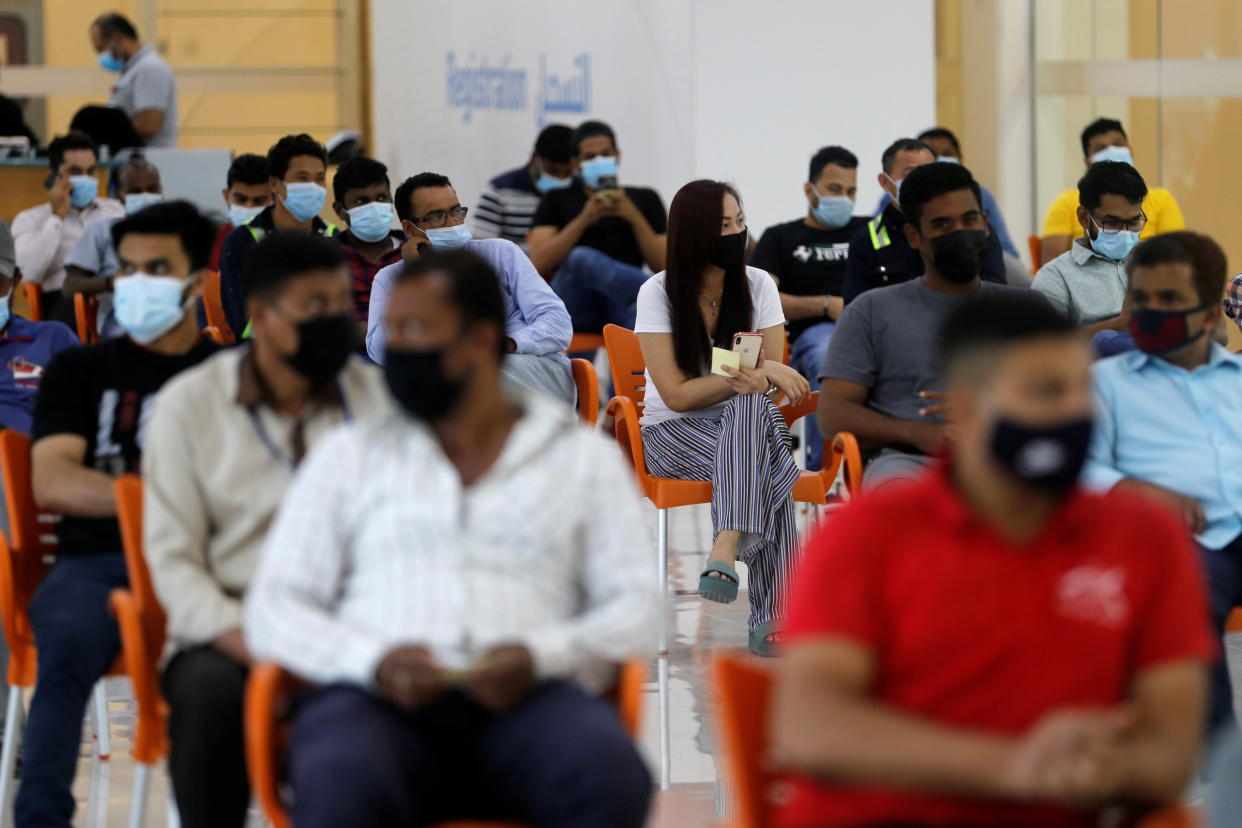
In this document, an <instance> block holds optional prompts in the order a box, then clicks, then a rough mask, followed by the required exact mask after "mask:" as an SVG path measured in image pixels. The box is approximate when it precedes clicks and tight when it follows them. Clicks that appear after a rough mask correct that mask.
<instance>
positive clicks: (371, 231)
mask: <svg viewBox="0 0 1242 828" xmlns="http://www.w3.org/2000/svg"><path fill="white" fill-rule="evenodd" d="M393 214H394V211H393V208H392V204H391V203H390V202H387V201H372V202H371V203H370V204H362V205H360V206H358V207H352V208H350V209H349V210H347V211H346V215H348V216H349V232H351V233H353V234H354V235H355V236H357V237H358V238H359V239H360V240H362V241H364V242H377V241H379V240H380V239H382V238H384V237H385V236H387V235H388V232H389V231H390V230H392V217H393Z"/></svg>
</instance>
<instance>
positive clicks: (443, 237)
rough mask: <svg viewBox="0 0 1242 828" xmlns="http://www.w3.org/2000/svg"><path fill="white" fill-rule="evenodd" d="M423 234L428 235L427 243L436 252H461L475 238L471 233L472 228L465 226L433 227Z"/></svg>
mask: <svg viewBox="0 0 1242 828" xmlns="http://www.w3.org/2000/svg"><path fill="white" fill-rule="evenodd" d="M423 232H424V233H426V234H427V241H429V242H431V246H432V247H433V248H435V249H436V250H460V249H461V248H463V247H465V246H466V242H468V241H470V240H471V239H472V238H474V236H472V235H471V233H470V228H469V227H467V226H466V225H464V224H454V225H453V226H452V227H433V228H431V229H430V230H424V231H423Z"/></svg>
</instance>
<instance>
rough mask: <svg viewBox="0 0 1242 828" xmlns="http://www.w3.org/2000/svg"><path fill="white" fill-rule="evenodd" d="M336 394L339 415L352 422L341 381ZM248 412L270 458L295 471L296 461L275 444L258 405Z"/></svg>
mask: <svg viewBox="0 0 1242 828" xmlns="http://www.w3.org/2000/svg"><path fill="white" fill-rule="evenodd" d="M336 395H337V397H338V398H339V399H340V401H341V417H342V418H343V419H344V420H345V422H347V423H350V422H353V419H354V417H353V413H352V412H351V411H350V408H349V400H348V399H346V397H345V390H344V389H343V388H341V381H340V380H337V381H336ZM246 410H247V411H249V412H250V422H252V423H254V431H255V433H256V434H258V435H259V440H260V441H262V443H263V445H265V446H267V451H268V453H269V454H271V455H272V458H273V459H275V460H276V462H278V463H283V464H285V465H286V466H288V467H289V471H291V472H292V471H297V467H298V465H297V463H294V462H293V458H292V457H290V456H289V455H288V454H285V453H284V452H283V451H281V450H280V446H278V445H276V441H275V440H273V439H272V435H270V434H268V433H267V429H266V428H265V427H264V425H263V419H262V418H261V417H260V416H259V408H258V406H254V405H252V406H250V407H248V408H247V409H246Z"/></svg>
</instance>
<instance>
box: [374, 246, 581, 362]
mask: <svg viewBox="0 0 1242 828" xmlns="http://www.w3.org/2000/svg"><path fill="white" fill-rule="evenodd" d="M466 249H467V250H469V251H470V252H471V253H474V254H475V255H476V256H479V257H481V258H483V259H484V260H486V261H487V263H488V264H489V265H491V266H492V270H494V271H496V276H497V277H498V278H499V279H500V288H501V290H502V292H503V293H504V296H505V312H506V317H505V336H507V337H509V338H510V339H512V340H513V341H514V343H515V344H516V345H517V351H516V353H519V354H537V355H540V356H542V355H546V354H560V355H561V359H562V360H564V362H565V366H566V367H568V366H569V359H568V357H565V356H564V355H563V354H564V351H565V349H566V348H568V347H569V340H570V338H571V337H572V336H573V335H574V328H573V324H572V323H571V322H570V321H569V311H567V310H565V303H564V302H562V301H561V297H559V296H557V295H556V294H555V293H554V292H553V291H552V288H550V287H548V283H547V282H545V281H544V279H543V277H542V276H540V275H539V271H537V270H535V266H534V265H533V264H531V263H530V259H529V258H527V256H526V254H525V253H523V252H522V248H520V247H518V246H517V245H516V244H514V243H513V242H511V241H506V240H505V239H473V240H471V241H469V242H466ZM404 267H405V263H404V262H394V263H393V264H390V265H388V266H387V267H385V268H382V269H381V270H380V271H379V272H378V273H376V274H375V281H374V282H372V283H371V305H370V310H369V311H368V312H367V354H368V355H369V356H370V357H371V359H373V360H375V361H376V362H378V363H381V364H383V362H384V308H386V307H388V296H389V294H391V293H392V283H393V281H394V280H395V279H396V278H397V274H399V273H400V272H401V270H402V268H404Z"/></svg>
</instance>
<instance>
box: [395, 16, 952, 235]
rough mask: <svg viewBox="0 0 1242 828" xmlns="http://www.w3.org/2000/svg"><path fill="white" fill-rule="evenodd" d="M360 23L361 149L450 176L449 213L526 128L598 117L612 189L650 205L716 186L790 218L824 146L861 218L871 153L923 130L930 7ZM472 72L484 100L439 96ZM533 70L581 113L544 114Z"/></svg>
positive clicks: (761, 218) (524, 136) (521, 157)
mask: <svg viewBox="0 0 1242 828" xmlns="http://www.w3.org/2000/svg"><path fill="white" fill-rule="evenodd" d="M371 23H372V33H371V36H372V67H373V70H372V71H373V86H372V92H373V103H374V123H375V133H376V134H375V135H374V136H372V145H373V146H374V147H375V152H376V154H377V156H378V157H379V158H380V159H381V160H383V161H384V162H385V163H387V164H388V165H389V167H390V168H391V171H392V174H393V177H394V178H396V179H400V178H404V177H405V176H407V175H411V174H413V173H416V172H420V171H423V170H435V171H437V172H443V173H445V174H447V175H449V176H450V177H451V178H452V179H453V182H454V184H455V185H456V186H457V189H458V192H459V193H460V195H461V197H462V200H463V203H466V204H470V203H472V202H473V201H474V200H475V198H476V196H477V193H478V191H479V188H480V187H481V186H482V185H483V184H484V182H485V181H486V180H487V179H488V178H489V177H491V176H492V175H495V174H496V173H498V172H500V171H502V170H505V169H508V168H511V167H514V166H517V165H519V164H522V163H523V162H524V161H525V160H526V158H527V157H528V156H529V154H530V149H531V145H532V144H533V142H534V137H535V135H536V133H537V132H538V130H539V128H540V125H541V123H546V122H552V121H559V122H562V123H568V124H570V125H573V124H576V123H578V122H580V121H582V120H585V119H587V118H600V119H602V120H605V121H607V122H609V123H610V124H612V125H613V127H614V128H615V129H616V131H617V136H618V142H619V144H620V146H621V151H622V164H621V178H622V180H623V181H624V182H628V183H632V184H645V185H650V186H654V187H656V188H657V189H658V190H659V191H660V194H661V195H662V196H663V197H664V199H665V203H666V204H667V203H668V202H669V201H670V200H671V199H672V197H673V194H674V193H675V192H676V191H677V189H678V188H679V187H680V186H681V185H682V184H684V183H685V182H686V181H688V180H690V179H691V178H695V177H700V176H708V177H715V178H726V179H730V180H733V181H736V182H737V184H738V185H739V186H740V188H741V191H742V195H743V197H744V199H745V202H746V207H747V212H748V214H749V215H750V220H751V224H752V226H753V227H755V228H756V229H761V228H762V227H765V226H767V225H769V224H772V223H775V222H777V221H782V220H786V219H789V218H792V217H794V216H797V215H799V214H800V213H802V212H803V211H804V209H805V201H804V199H803V198H802V195H801V184H802V181H803V180H804V179H805V177H806V165H807V162H808V160H809V159H810V156H811V154H812V153H813V152H814V150H815V149H817V148H818V147H820V146H823V145H825V144H829V143H839V144H842V145H844V146H846V147H849V148H850V149H852V150H853V151H854V152H855V153H857V154H858V156H859V158H860V160H861V167H860V169H859V183H860V188H859V212H861V213H868V212H870V210H871V208H872V206H873V205H874V204H875V201H876V200H877V199H878V198H879V195H880V191H879V188H878V186H877V185H876V183H875V176H876V174H877V173H878V172H879V157H880V153H881V152H882V150H883V149H884V147H885V146H886V145H887V144H888V143H889V142H890V141H891V140H892V139H894V138H897V137H900V136H902V135H909V134H913V133H916V132H918V131H919V130H920V129H922V128H924V127H926V126H930V125H931V124H932V123H933V121H934V115H935V77H934V72H935V59H934V20H933V4H932V0H870V2H865V3H862V2H856V0H767V2H757V0H629V2H606V1H605V0H524V1H523V2H520V3H516V2H511V0H471V1H470V2H448V3H445V2H434V3H433V2H429V0H372V4H371ZM449 53H452V54H453V56H454V60H453V66H454V67H455V68H456V69H457V71H456V72H453V73H450V71H449V68H450V63H449V59H448V54H449ZM581 55H586V56H587V64H586V65H589V70H588V71H586V72H583V71H582V68H583V65H584V64H582V63H579V64H577V65H575V60H576V59H578V58H579V56H581ZM483 67H486V68H487V69H488V70H493V73H492V74H491V75H489V76H488V78H489V79H490V81H491V86H490V88H491V92H490V94H482V95H479V96H477V99H484V98H485V99H486V103H485V104H484V105H483V106H480V107H468V106H464V105H463V104H464V101H465V98H466V96H463V95H461V94H456V95H451V94H450V90H451V89H456V90H458V91H459V92H460V90H461V89H462V88H463V86H462V84H463V83H465V82H475V81H478V80H479V78H480V75H479V73H477V72H476V73H473V74H472V73H470V72H463V71H461V70H462V69H466V70H476V69H480V68H483ZM498 67H500V68H501V69H503V70H505V74H504V76H503V79H501V78H500V77H499V75H497V74H496V73H495V72H494V70H496V69H497V68H498ZM541 67H543V69H542V70H541ZM545 74H546V75H547V76H552V75H555V76H557V77H558V78H559V79H560V80H562V81H565V80H569V81H575V82H577V81H581V80H583V79H584V78H583V76H584V75H586V76H587V77H586V78H585V80H586V83H585V84H579V85H578V86H577V87H575V89H581V88H583V87H584V86H585V88H586V89H588V90H589V92H588V93H587V95H586V96H585V98H584V97H583V96H581V95H576V96H574V97H575V98H576V103H577V105H576V106H575V107H573V108H575V109H578V110H580V111H574V112H560V113H558V112H552V113H548V112H545V111H544V108H543V107H542V106H541V105H540V102H541V101H542V100H543V97H544V96H543V90H544V88H545V85H544V82H543V78H544V76H545ZM485 85H486V84H485V83H484V84H478V88H482V87H483V86H485ZM498 89H499V91H497V90H498Z"/></svg>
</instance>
